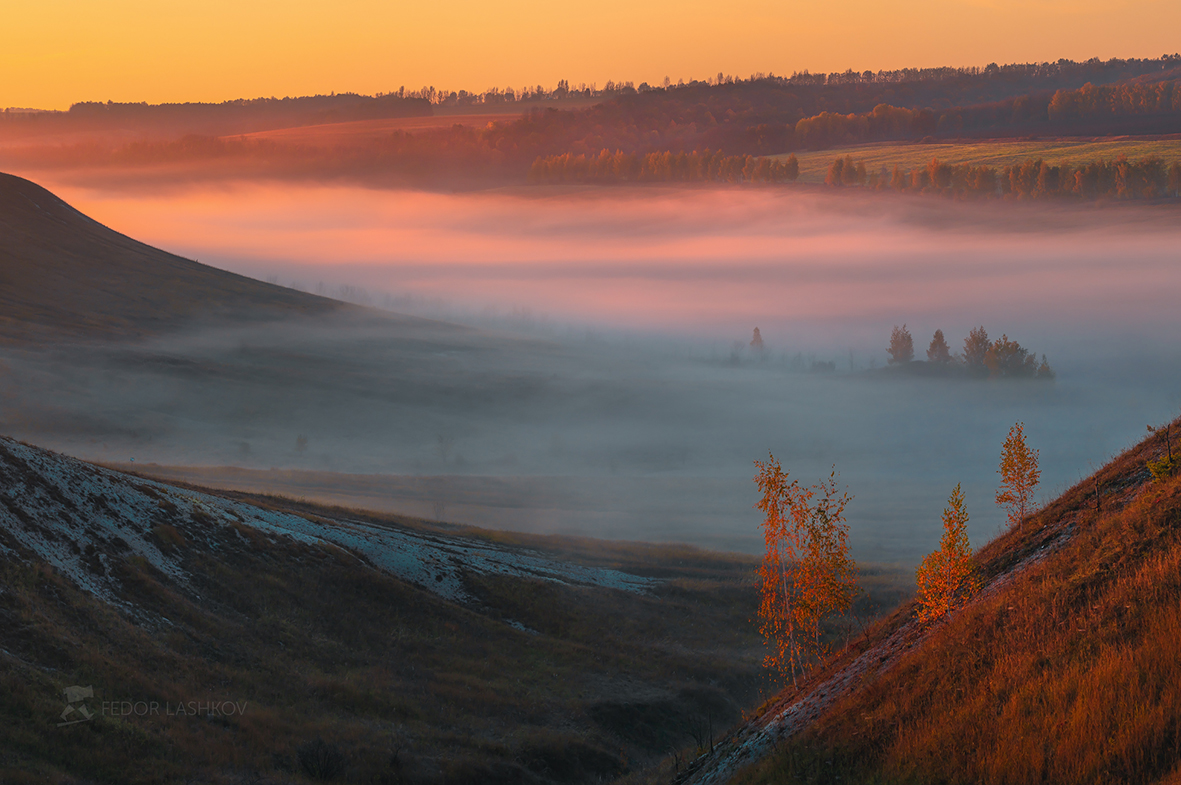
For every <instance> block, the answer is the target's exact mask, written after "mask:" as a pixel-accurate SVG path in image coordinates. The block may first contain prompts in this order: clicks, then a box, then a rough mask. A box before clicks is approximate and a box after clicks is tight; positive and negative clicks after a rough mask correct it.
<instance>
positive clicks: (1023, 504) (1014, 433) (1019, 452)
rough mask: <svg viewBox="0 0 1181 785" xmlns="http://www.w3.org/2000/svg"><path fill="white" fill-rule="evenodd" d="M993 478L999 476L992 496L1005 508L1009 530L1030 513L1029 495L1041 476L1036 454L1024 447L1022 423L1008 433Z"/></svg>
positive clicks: (1031, 501) (1031, 508)
mask: <svg viewBox="0 0 1181 785" xmlns="http://www.w3.org/2000/svg"><path fill="white" fill-rule="evenodd" d="M997 474H999V475H1000V476H1001V487H1000V488H998V489H997V492H996V503H997V504H999V505H1001V506H1002V507H1005V508H1006V510H1007V512H1008V515H1009V526H1011V527H1014V526H1017V525H1019V524H1020V523H1021V521H1023V520H1025V518H1026V516H1028V515H1029V513H1031V512H1032V511H1033V491H1034V489H1035V488H1037V484H1038V481H1039V480H1040V479H1041V476H1042V473H1041V470H1040V469H1039V468H1038V451H1037V450H1031V449H1029V447H1028V446H1027V445H1026V444H1025V423H1020V422H1019V423H1016V424H1015V425H1014V426H1013V427H1012V428H1010V429H1009V436H1008V438H1006V439H1005V444H1004V447H1003V448H1002V449H1001V466H1000V468H999V469H997Z"/></svg>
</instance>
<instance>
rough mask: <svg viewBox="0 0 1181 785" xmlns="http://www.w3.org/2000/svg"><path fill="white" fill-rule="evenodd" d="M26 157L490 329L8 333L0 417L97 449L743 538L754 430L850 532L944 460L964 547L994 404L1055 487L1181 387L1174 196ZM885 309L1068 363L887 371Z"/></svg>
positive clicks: (481, 510)
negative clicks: (84, 170) (124, 337)
mask: <svg viewBox="0 0 1181 785" xmlns="http://www.w3.org/2000/svg"><path fill="white" fill-rule="evenodd" d="M46 185H47V186H49V187H50V188H52V189H54V190H55V191H56V192H57V193H59V195H61V196H62V197H63V198H65V199H66V200H67V201H68V202H70V203H72V204H73V205H75V206H76V207H78V208H79V209H81V210H82V211H83V212H86V213H88V214H90V215H92V216H93V217H95V218H96V219H98V220H100V221H102V222H103V223H106V224H108V225H109V226H111V227H112V228H115V229H117V230H119V231H122V232H124V233H126V234H129V235H131V236H133V237H136V238H138V239H141V240H144V241H145V242H148V243H151V244H153V245H156V246H159V247H162V248H165V249H167V250H170V251H174V252H177V253H181V254H184V255H186V256H190V257H194V258H197V259H199V260H200V261H202V262H205V263H207V264H212V265H214V266H217V267H222V268H225V269H231V270H234V271H237V272H243V273H246V274H250V275H253V276H255V277H259V278H264V279H266V278H271V279H272V280H277V281H278V282H280V283H284V284H291V283H293V282H294V283H298V284H299V285H301V286H303V287H304V288H307V289H309V290H313V291H314V290H316V289H317V288H320V289H322V290H324V291H328V292H332V293H337V292H343V293H344V294H346V295H347V296H349V297H350V298H351V299H354V300H361V301H368V302H372V303H374V304H376V305H384V304H388V305H392V306H394V307H396V308H398V309H399V310H404V311H410V312H416V313H419V314H420V315H426V316H430V317H435V318H441V319H449V320H458V321H466V322H468V323H469V324H477V325H480V326H481V329H455V328H451V327H447V326H445V325H441V324H432V323H430V322H425V321H424V322H422V323H420V324H419V325H417V326H416V327H414V328H412V329H411V328H405V329H401V330H392V329H390V330H387V329H383V328H382V327H381V326H380V325H379V324H375V323H374V322H373V321H372V320H364V321H351V320H343V319H337V320H334V321H332V322H315V323H313V322H300V323H293V324H282V325H270V326H265V327H255V328H250V329H249V330H245V331H244V330H235V331H219V330H216V329H209V330H203V331H196V332H193V333H192V334H188V335H180V336H173V337H170V338H167V339H160V340H156V341H153V342H149V343H143V344H137V345H134V346H130V345H129V346H117V347H110V348H107V349H102V350H95V349H94V348H93V347H91V348H85V349H83V348H71V347H68V346H59V347H57V348H56V349H55V350H54V352H52V353H50V354H46V353H41V352H38V353H31V352H27V351H26V352H22V351H17V350H15V349H9V350H4V356H3V360H4V362H5V369H6V372H5V373H4V374H3V380H4V381H3V383H4V385H5V387H6V389H5V390H4V397H3V399H2V400H0V414H2V416H3V421H4V428H5V430H6V431H7V432H9V433H11V434H12V435H14V436H17V437H18V438H22V439H26V440H28V441H32V442H35V443H38V444H42V445H45V446H48V447H52V448H58V449H64V450H65V451H67V452H70V453H73V454H76V455H80V456H82V457H85V458H92V459H99V460H104V461H109V462H127V461H130V459H132V458H134V459H135V462H136V463H137V464H143V463H145V462H155V463H159V464H169V465H188V466H204V467H218V466H235V467H242V468H243V469H248V470H253V471H252V472H237V473H231V472H229V471H227V470H216V471H212V470H211V471H208V472H206V473H204V474H202V475H195V474H192V473H190V475H189V476H191V477H198V476H201V477H205V478H206V479H209V480H211V481H212V480H213V479H218V478H220V480H222V481H229V480H233V481H235V482H237V483H239V484H240V485H242V486H243V487H258V488H261V487H268V488H271V489H273V490H276V491H280V492H283V493H286V494H288V495H295V496H299V495H307V496H309V497H320V498H329V499H333V500H337V501H345V502H350V503H359V504H364V505H365V506H376V507H381V508H384V509H391V510H399V511H402V512H407V513H411V514H417V515H427V516H432V517H434V516H441V517H442V518H444V519H446V520H453V521H461V522H466V523H473V524H478V525H486V526H494V527H504V528H512V529H523V530H530V531H539V532H563V533H576V534H586V535H592V536H604V537H626V538H634V539H656V540H682V541H689V542H696V543H700V544H704V545H708V546H712V547H722V548H734V549H742V550H750V551H756V550H758V548H759V547H760V544H761V543H760V539H759V532H758V522H759V516H758V512H757V511H756V510H754V509H753V504H754V503H755V501H756V494H755V488H754V484H753V483H752V482H751V477H752V475H753V473H754V467H753V464H752V462H753V461H754V460H755V459H759V458H765V457H766V455H767V453H768V451H771V452H774V453H775V455H776V457H778V458H780V459H781V461H782V462H783V464H784V467H785V468H786V469H787V470H789V471H790V472H791V474H792V476H793V477H796V478H799V479H800V480H801V481H803V482H814V481H816V480H818V479H819V478H821V477H822V476H827V474H828V473H829V471H830V470H831V467H832V466H833V465H835V466H836V468H837V470H838V471H839V472H840V475H841V479H842V481H843V482H844V484H845V485H847V486H848V488H849V490H850V492H851V493H853V494H854V496H855V499H854V501H853V503H852V504H851V505H850V507H849V517H850V521H851V524H852V529H853V531H852V545H853V550H854V554H855V556H857V557H858V558H860V559H863V560H872V561H900V562H908V563H913V562H916V561H917V560H918V559H919V558H921V556H922V555H923V554H924V553H925V552H927V551H929V550H931V549H932V548H933V547H935V546H936V545H937V543H938V537H939V530H940V524H939V513H940V510H941V509H942V506H943V504H944V502H945V500H946V498H947V495H948V493H949V492H950V491H951V488H952V487H953V486H954V485H955V484H956V483H957V482H962V483H963V484H964V488H965V490H966V492H967V497H968V509H969V512H970V514H971V516H972V523H971V526H970V532H971V535H972V539H973V542H974V543H975V544H980V543H981V542H983V541H984V540H985V539H987V538H988V537H989V536H991V535H992V534H993V533H995V532H996V530H997V528H998V526H999V525H1000V523H1001V515H1000V513H999V511H997V509H996V507H995V505H994V504H993V501H992V496H993V493H994V491H995V488H996V479H997V476H996V473H995V470H996V465H997V460H998V455H999V450H1000V445H1001V442H1002V441H1003V439H1004V436H1005V433H1006V431H1007V429H1008V427H1009V426H1010V425H1012V424H1013V423H1014V422H1015V421H1017V420H1022V421H1024V422H1025V423H1026V433H1027V436H1028V438H1029V441H1030V443H1031V445H1032V446H1034V447H1037V448H1040V450H1041V463H1042V468H1043V472H1044V473H1043V484H1042V497H1043V498H1048V497H1049V496H1050V495H1052V494H1054V493H1056V492H1057V491H1060V490H1062V489H1064V488H1065V487H1067V486H1068V485H1070V484H1073V483H1074V482H1076V481H1077V480H1078V479H1079V477H1080V475H1082V474H1086V473H1089V471H1090V470H1091V469H1092V468H1093V467H1097V466H1098V465H1100V464H1101V463H1102V462H1103V461H1104V460H1105V459H1106V458H1107V457H1109V456H1110V455H1111V454H1113V453H1114V452H1117V451H1118V450H1120V449H1122V448H1123V447H1125V446H1127V445H1129V444H1130V443H1131V442H1132V441H1133V440H1135V439H1138V438H1140V436H1141V435H1142V434H1143V433H1144V426H1145V425H1146V424H1148V423H1153V424H1156V423H1158V422H1161V421H1163V420H1164V419H1165V418H1167V417H1171V416H1173V415H1175V414H1176V410H1177V407H1178V404H1179V403H1181V396H1179V394H1178V393H1179V386H1178V383H1179V381H1181V373H1179V368H1181V356H1179V352H1178V350H1177V349H1176V348H1175V346H1176V342H1175V340H1174V336H1175V335H1176V332H1177V328H1178V326H1179V325H1178V321H1179V317H1178V313H1181V309H1178V308H1177V307H1176V302H1177V298H1178V295H1179V294H1181V291H1179V287H1178V280H1179V272H1178V269H1177V262H1178V252H1177V250H1176V249H1177V248H1178V247H1179V244H1178V240H1179V239H1181V228H1178V227H1177V224H1176V221H1175V216H1174V214H1173V213H1172V211H1169V210H1163V211H1160V212H1157V211H1156V208H1152V207H1137V208H1133V209H1127V208H1124V207H1123V206H1119V205H1111V206H1107V207H1103V208H1096V207H1080V208H1074V209H1067V208H1061V207H1058V208H1044V207H1042V206H1040V205H1039V206H1025V205H1013V204H999V205H997V204H988V205H981V204H955V203H950V202H946V201H942V200H937V199H924V198H915V197H909V198H900V199H896V198H892V197H890V196H887V195H877V196H871V197H867V198H861V197H858V196H853V195H843V194H831V193H825V192H819V191H801V190H795V191H793V190H790V189H783V190H772V189H738V190H724V189H723V190H691V189H690V190H675V189H618V190H615V189H587V190H577V191H560V190H555V189H533V190H520V191H513V192H492V193H489V192H484V193H478V194H459V195H446V194H427V193H403V192H388V191H369V190H363V189H348V188H328V187H307V188H299V187H291V186H284V187H283V188H276V189H269V188H264V187H261V186H254V185H252V186H241V187H235V188H228V189H219V190H178V191H173V192H163V193H161V192H153V193H144V192H135V191H121V192H102V191H96V190H83V189H79V188H70V187H63V186H61V185H55V184H52V183H46ZM903 322H905V323H906V324H907V325H908V326H909V328H910V330H911V332H912V333H913V334H914V336H915V344H916V355H917V357H919V358H922V357H923V354H924V351H925V348H926V345H927V342H928V341H929V340H930V337H931V333H932V332H933V331H934V330H935V329H936V328H939V329H942V330H943V331H944V333H945V334H946V335H947V338H948V342H949V343H950V344H951V345H952V348H953V349H956V348H959V346H960V344H961V342H962V340H963V337H964V335H966V333H967V331H968V330H969V329H970V328H972V327H975V326H977V325H981V324H983V325H984V326H985V327H986V328H987V329H988V331H989V334H990V336H991V337H994V338H996V337H1000V335H1001V334H1002V333H1007V334H1008V336H1009V337H1010V338H1014V339H1016V340H1018V341H1019V342H1020V343H1021V344H1022V345H1023V346H1026V347H1029V348H1031V349H1033V350H1035V351H1037V352H1038V353H1039V355H1040V353H1043V352H1044V353H1045V354H1046V355H1047V356H1048V358H1049V361H1050V363H1051V365H1053V366H1054V368H1055V370H1056V371H1057V372H1058V378H1057V381H1056V382H1054V383H1052V384H1047V383H1039V382H1007V383H1006V382H988V381H967V380H958V379H944V380H940V379H927V378H912V377H901V376H895V375H886V374H883V373H880V372H879V371H878V370H875V369H880V368H881V366H884V365H885V362H886V354H885V348H886V345H887V343H888V339H889V334H890V328H891V327H892V325H894V324H902V323H903ZM755 326H758V327H759V328H760V331H761V333H762V335H763V338H764V340H765V342H766V350H765V351H764V352H761V353H760V352H755V351H753V350H752V349H751V348H750V347H749V346H748V345H747V343H748V342H749V340H750V337H751V330H752V329H753V328H754V327H755ZM522 327H525V328H528V329H526V330H524V331H521V330H518V329H517V328H522ZM829 362H831V363H833V364H834V366H835V370H834V371H826V370H823V369H824V368H825V366H824V365H822V363H829ZM272 469H274V470H276V471H271V470H272ZM313 472H314V473H313ZM341 474H348V475H385V476H381V477H374V476H368V477H342V476H340V475H341ZM231 475H232V476H231Z"/></svg>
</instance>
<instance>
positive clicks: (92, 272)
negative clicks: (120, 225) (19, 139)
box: [0, 174, 349, 341]
mask: <svg viewBox="0 0 1181 785" xmlns="http://www.w3.org/2000/svg"><path fill="white" fill-rule="evenodd" d="M348 308H349V306H345V305H343V304H341V303H337V302H334V301H332V300H328V299H326V298H323V297H317V296H314V295H310V294H304V293H303V292H297V291H293V290H290V289H285V288H283V287H279V286H273V285H271V284H266V283H262V282H261V281H254V280H251V279H249V278H245V277H243V276H240V275H235V274H234V273H229V272H225V271H222V270H217V269H214V268H212V267H208V266H206V265H203V264H199V263H197V262H194V261H191V260H189V259H183V258H181V257H179V256H175V255H173V254H170V253H166V252H164V251H160V250H158V249H156V248H152V247H151V246H148V245H144V244H143V243H140V242H137V241H135V240H132V239H131V238H129V237H126V236H124V235H121V234H119V233H118V232H115V231H112V230H111V229H108V228H107V227H105V226H103V225H102V224H99V223H97V222H96V221H94V220H92V219H90V218H88V217H86V216H85V215H83V214H82V213H80V212H78V211H77V210H75V209H74V208H72V207H70V206H69V205H68V204H66V203H65V202H63V201H62V200H61V199H59V198H57V197H56V196H54V195H53V194H52V193H50V192H49V191H47V190H45V189H44V188H42V187H41V186H39V185H36V184H35V183H32V182H30V181H28V180H25V179H22V178H20V177H14V176H13V175H8V174H0V340H9V341H11V340H14V339H30V338H44V337H61V336H63V335H66V336H72V337H101V336H122V337H135V336H144V335H153V334H157V333H160V332H163V331H166V330H169V329H173V328H176V327H178V326H181V325H185V324H190V323H192V322H194V321H195V320H200V319H203V320H209V321H221V320H238V321H265V320H268V319H278V318H291V317H296V316H308V315H322V314H327V313H331V312H334V311H338V310H340V309H348Z"/></svg>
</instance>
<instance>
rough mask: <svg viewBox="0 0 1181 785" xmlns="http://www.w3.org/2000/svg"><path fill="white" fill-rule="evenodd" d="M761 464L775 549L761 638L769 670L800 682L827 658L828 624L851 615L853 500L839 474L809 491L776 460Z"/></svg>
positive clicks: (762, 571) (767, 569) (764, 573)
mask: <svg viewBox="0 0 1181 785" xmlns="http://www.w3.org/2000/svg"><path fill="white" fill-rule="evenodd" d="M755 465H756V466H757V467H758V468H759V471H758V473H757V474H756V475H755V482H756V483H757V484H758V486H759V491H760V492H762V494H763V496H762V499H761V500H760V501H759V503H758V508H759V509H760V510H761V511H762V512H763V516H764V518H763V524H762V527H763V534H764V537H765V539H766V545H767V552H766V554H765V555H764V557H763V563H762V565H761V566H760V567H759V577H760V578H761V591H760V597H759V619H760V624H759V632H761V633H762V634H763V636H764V637H766V639H767V644H768V646H769V647H770V651H769V652H768V654H767V656H766V658H765V660H764V663H765V664H766V665H767V667H769V668H773V669H775V670H776V671H778V672H779V674H780V675H781V677H783V678H786V676H787V674H788V673H789V672H790V674H791V679H792V683H795V680H796V675H797V673H803V672H804V671H805V670H806V669H807V667H808V666H809V665H810V664H811V663H812V662H813V661H814V660H815V658H817V657H819V656H821V655H823V654H824V653H825V651H826V648H825V646H824V644H823V643H822V641H821V640H820V625H821V622H823V621H824V619H825V618H827V617H828V616H831V615H833V614H843V613H844V612H845V611H847V610H848V608H849V606H850V605H851V604H852V602H853V596H854V594H855V592H856V583H855V579H854V575H855V573H856V569H857V568H856V565H855V564H854V563H853V560H852V559H851V558H850V557H849V542H848V538H849V526H848V524H847V523H845V518H844V510H845V506H846V505H847V504H848V503H849V499H850V497H849V494H848V493H842V492H839V491H838V488H837V483H836V470H835V469H834V470H833V472H832V474H830V475H829V478H828V480H825V481H821V482H820V483H818V484H816V485H814V486H812V487H811V488H803V487H801V486H800V484H799V483H798V482H797V481H795V480H791V481H790V482H789V481H788V474H787V472H785V471H783V469H782V468H781V467H780V465H779V461H777V460H775V456H774V455H770V456H768V459H767V462H766V463H763V462H762V461H755ZM813 499H815V500H816V501H815V502H814V501H813Z"/></svg>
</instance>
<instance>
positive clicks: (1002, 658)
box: [739, 439, 1181, 783]
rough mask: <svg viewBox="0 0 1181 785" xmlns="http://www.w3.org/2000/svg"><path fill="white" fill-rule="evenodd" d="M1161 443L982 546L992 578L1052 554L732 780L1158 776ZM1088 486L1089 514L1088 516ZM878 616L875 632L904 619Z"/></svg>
mask: <svg viewBox="0 0 1181 785" xmlns="http://www.w3.org/2000/svg"><path fill="white" fill-rule="evenodd" d="M1163 449H1164V447H1163V444H1162V443H1161V440H1159V439H1153V440H1149V441H1147V442H1145V443H1143V444H1141V445H1139V446H1137V447H1136V448H1134V449H1132V450H1129V451H1128V452H1126V453H1124V454H1123V455H1121V456H1119V457H1118V458H1116V459H1115V460H1114V461H1112V463H1110V464H1108V465H1107V466H1105V467H1104V468H1103V469H1101V470H1100V471H1099V472H1098V474H1097V479H1096V480H1087V481H1084V482H1081V483H1079V485H1077V486H1075V487H1074V488H1072V489H1071V490H1069V491H1067V493H1066V494H1064V495H1063V496H1062V497H1060V498H1059V499H1058V500H1056V501H1054V502H1052V503H1051V504H1050V505H1048V506H1047V508H1046V509H1044V510H1042V511H1041V512H1039V513H1038V514H1036V515H1034V516H1032V517H1031V518H1029V519H1027V520H1026V521H1025V522H1024V523H1023V524H1022V525H1021V526H1020V527H1019V528H1017V529H1015V530H1012V531H1009V532H1007V533H1005V534H1004V535H1002V536H1001V537H999V538H998V539H997V540H995V541H994V542H992V543H990V544H989V545H987V546H985V547H984V548H983V549H982V550H981V552H980V554H979V557H980V559H981V560H982V562H983V563H984V565H985V570H986V571H988V572H989V573H991V574H993V575H995V574H999V573H1001V572H1003V571H1004V570H1005V569H1007V566H1006V565H1009V564H1011V563H1013V561H1014V560H1015V559H1016V558H1017V557H1018V555H1019V554H1022V553H1030V552H1033V551H1034V550H1035V549H1036V547H1037V542H1038V540H1039V537H1040V532H1042V531H1043V527H1045V526H1054V525H1057V523H1058V522H1059V521H1063V520H1066V521H1070V522H1072V524H1073V526H1074V531H1075V534H1074V536H1073V539H1072V540H1071V542H1070V543H1069V544H1068V545H1066V546H1065V547H1064V548H1063V549H1062V550H1061V551H1059V552H1057V553H1056V554H1054V555H1053V556H1050V557H1049V558H1047V559H1046V560H1045V561H1043V562H1041V563H1039V564H1037V565H1035V566H1033V567H1031V568H1029V569H1028V570H1027V571H1026V572H1024V573H1023V574H1021V575H1020V576H1019V577H1018V578H1016V579H1015V580H1014V581H1013V582H1012V583H1011V584H1009V585H1008V586H1007V587H1005V588H1004V589H1002V590H1000V591H997V592H995V593H993V594H991V595H989V594H986V595H985V596H984V597H983V598H982V599H981V600H979V601H977V602H975V603H973V604H972V605H970V606H968V608H966V609H965V610H964V611H962V612H961V613H959V614H958V615H957V616H954V617H952V619H951V620H950V621H948V622H947V623H946V624H943V625H941V626H938V627H937V628H936V629H935V630H934V632H933V634H932V637H931V638H930V639H929V640H928V642H927V643H926V644H925V645H923V646H921V647H919V648H917V649H916V650H914V651H913V652H911V653H910V654H908V655H906V656H904V657H903V658H902V660H901V661H900V662H899V663H898V664H897V665H895V666H893V667H892V668H891V669H889V670H888V671H887V672H886V673H885V674H884V675H883V676H882V677H880V678H878V679H876V680H874V681H873V682H871V683H870V684H868V685H867V686H866V687H865V688H863V689H861V690H859V691H857V692H855V693H853V694H852V695H850V696H848V697H847V698H845V699H844V700H842V701H840V702H838V703H837V704H836V705H835V706H834V707H833V708H832V710H830V711H829V713H828V714H827V715H826V716H825V717H823V718H821V720H820V721H819V722H818V723H817V724H816V725H814V726H813V727H812V728H810V729H808V730H807V731H806V732H804V733H803V734H801V735H800V736H799V737H797V738H795V739H793V740H792V741H791V742H790V743H789V744H786V745H783V746H782V747H781V748H780V749H779V750H778V751H777V752H776V753H775V754H774V755H772V756H771V758H769V759H768V760H767V761H765V762H764V763H763V764H762V765H760V766H758V767H756V768H755V769H753V770H750V771H747V772H746V773H745V774H744V775H743V776H742V777H740V778H739V782H743V783H756V782H757V783H768V782H782V781H792V782H830V781H835V780H836V779H837V778H839V779H840V780H841V781H854V782H908V783H923V782H945V783H955V782H963V783H969V782H972V783H975V782H1008V783H1041V782H1071V783H1075V782H1156V781H1164V779H1165V778H1167V777H1169V776H1170V775H1173V776H1175V774H1176V764H1177V761H1178V760H1181V720H1179V718H1181V658H1178V657H1177V641H1178V640H1179V639H1181V531H1179V524H1181V477H1179V476H1173V477H1172V478H1170V479H1169V480H1167V481H1166V482H1147V475H1148V473H1147V470H1146V469H1145V468H1144V467H1145V463H1146V461H1147V460H1149V459H1152V458H1155V457H1157V456H1158V455H1159V454H1160V453H1161V452H1162V451H1163ZM1096 488H1098V491H1099V493H1100V497H1101V507H1100V509H1099V510H1096V509H1095V490H1096ZM911 611H913V608H911V609H907V612H905V613H902V614H899V615H898V616H897V617H895V618H893V619H891V620H890V621H888V622H887V623H885V624H884V625H883V627H882V628H880V629H879V630H878V631H877V634H881V633H882V632H885V631H886V630H888V629H889V628H892V627H895V626H897V625H898V624H900V623H901V622H902V621H904V620H905V619H906V618H908V617H909V615H910V612H911Z"/></svg>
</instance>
